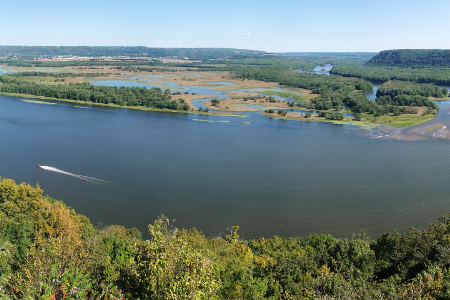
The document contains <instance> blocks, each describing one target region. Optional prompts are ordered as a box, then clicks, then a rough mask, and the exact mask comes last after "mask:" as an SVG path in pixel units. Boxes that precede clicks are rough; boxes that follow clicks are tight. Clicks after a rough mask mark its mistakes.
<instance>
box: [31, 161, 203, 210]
mask: <svg viewBox="0 0 450 300" xmlns="http://www.w3.org/2000/svg"><path fill="white" fill-rule="evenodd" d="M38 167H39V168H41V169H43V170H46V171H50V172H55V173H60V174H64V175H68V176H71V177H75V178H77V179H81V180H84V181H88V182H91V183H94V184H98V185H101V186H103V187H106V188H110V189H114V190H118V191H121V192H125V193H129V194H132V195H135V196H138V197H140V198H144V199H146V201H151V202H154V203H158V204H159V205H161V207H166V208H169V209H171V210H173V211H179V212H183V213H189V214H191V215H197V216H198V217H202V216H204V215H205V214H204V213H202V212H200V211H197V210H194V209H192V208H189V207H184V206H179V205H173V204H168V203H165V202H164V201H162V200H161V199H158V197H156V198H155V197H154V196H156V195H155V193H154V192H151V191H146V190H143V189H141V188H137V187H134V186H128V185H125V184H120V183H114V182H111V181H107V180H102V179H98V178H94V177H89V176H85V175H80V174H75V173H70V172H66V171H63V170H60V169H58V168H54V167H50V166H41V165H38ZM150 195H153V197H152V196H150Z"/></svg>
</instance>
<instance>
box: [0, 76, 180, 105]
mask: <svg viewBox="0 0 450 300" xmlns="http://www.w3.org/2000/svg"><path fill="white" fill-rule="evenodd" d="M0 83H1V85H0V91H1V92H3V93H14V94H26V95H33V96H42V97H49V98H54V99H61V100H80V101H85V102H92V103H102V104H116V105H120V106H142V107H149V108H158V109H170V110H183V111H188V110H189V105H188V104H187V103H180V102H179V101H175V100H172V95H171V92H170V90H169V89H166V90H165V91H164V92H163V91H162V89H160V88H157V87H155V88H151V89H147V88H142V87H108V86H94V85H92V84H90V83H87V82H85V83H76V84H73V83H69V84H58V85H46V84H38V83H35V82H29V81H25V80H21V79H20V78H17V77H14V76H9V75H6V74H2V75H1V76H0Z"/></svg>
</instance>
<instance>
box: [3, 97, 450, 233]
mask: <svg viewBox="0 0 450 300" xmlns="http://www.w3.org/2000/svg"><path fill="white" fill-rule="evenodd" d="M54 103H57V104H56V105H49V104H40V103H30V102H26V101H23V100H22V99H20V98H14V97H7V96H0V128H1V130H0V139H1V141H2V148H1V153H2V157H3V159H1V160H0V170H1V171H0V176H2V177H6V178H12V179H14V180H16V181H17V182H27V183H30V184H33V185H35V184H36V182H38V183H39V185H40V186H41V187H42V188H43V189H44V193H45V194H49V195H50V196H52V197H54V198H56V199H61V200H63V201H65V202H66V204H68V205H69V206H71V207H73V208H74V209H76V211H77V212H79V213H82V214H84V215H86V216H88V217H89V218H90V220H91V222H93V223H94V224H97V223H102V224H105V225H108V224H119V225H124V226H127V227H137V228H139V229H140V230H141V231H143V232H145V231H146V228H147V225H148V224H149V223H152V222H153V221H154V220H155V218H157V216H158V215H160V214H164V215H166V216H168V217H169V218H171V219H177V221H176V223H175V224H176V226H177V227H180V228H182V227H185V228H190V227H193V226H195V227H197V228H198V229H199V230H201V231H203V232H204V233H205V234H206V235H207V236H216V235H219V234H220V233H222V232H224V231H226V229H227V227H231V226H233V225H239V226H240V228H241V229H240V233H241V236H242V237H244V238H258V237H262V236H265V237H270V236H273V235H280V236H286V237H288V236H306V235H308V234H309V233H311V232H315V233H331V234H333V235H335V236H339V237H349V236H351V234H352V233H353V232H356V231H359V230H360V229H362V228H364V229H367V231H368V233H369V234H371V235H372V236H376V235H377V234H379V233H380V232H383V231H387V230H391V229H396V230H399V231H405V230H407V228H408V227H409V226H414V227H416V228H419V229H420V228H424V227H425V226H427V225H428V224H429V223H430V222H432V221H435V220H436V219H437V218H438V217H440V216H442V215H444V214H446V213H447V212H449V211H450V197H449V196H450V185H449V184H448V183H449V180H450V151H448V148H449V143H450V142H449V140H445V139H435V140H418V141H401V140H393V139H383V138H381V139H374V138H372V137H371V136H370V135H369V136H368V135H364V134H360V133H361V130H360V129H357V128H355V127H353V126H351V125H332V124H329V123H320V122H303V121H292V120H290V121H289V120H280V119H272V118H266V117H263V116H261V115H260V114H258V113H248V114H246V115H245V116H243V117H225V116H212V115H196V114H181V113H180V114H178V113H160V112H141V111H133V110H127V109H112V108H101V107H90V106H82V105H72V104H67V103H62V102H54ZM441 105H444V106H445V105H446V107H448V104H445V103H444V102H442V103H441ZM444 111H445V109H441V112H440V115H439V118H446V116H447V114H445V113H444ZM447 118H448V116H447ZM38 164H39V165H44V166H48V167H49V169H47V170H46V169H41V168H38V167H37V165H38ZM51 168H57V169H58V170H61V171H63V172H55V171H51V170H52V169H51ZM71 174H72V175H71ZM75 175H78V176H75Z"/></svg>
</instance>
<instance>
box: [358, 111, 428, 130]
mask: <svg viewBox="0 0 450 300" xmlns="http://www.w3.org/2000/svg"><path fill="white" fill-rule="evenodd" d="M434 117H435V115H433V114H428V115H425V116H407V117H404V116H401V117H394V116H380V117H374V116H372V115H363V121H362V122H363V123H370V124H373V125H387V126H392V127H398V128H400V127H409V126H414V125H417V124H421V123H424V122H427V121H429V120H431V119H433V118H434Z"/></svg>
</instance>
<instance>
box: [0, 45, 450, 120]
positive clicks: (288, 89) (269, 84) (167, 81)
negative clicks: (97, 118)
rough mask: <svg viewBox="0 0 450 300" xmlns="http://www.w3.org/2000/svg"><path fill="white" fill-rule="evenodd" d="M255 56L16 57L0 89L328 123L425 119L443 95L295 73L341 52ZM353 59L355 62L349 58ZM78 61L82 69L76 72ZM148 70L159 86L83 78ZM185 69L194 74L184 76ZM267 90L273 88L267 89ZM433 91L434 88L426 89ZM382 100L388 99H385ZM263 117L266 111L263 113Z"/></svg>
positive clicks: (125, 76) (419, 87) (423, 88)
mask: <svg viewBox="0 0 450 300" xmlns="http://www.w3.org/2000/svg"><path fill="white" fill-rule="evenodd" d="M93 51H94V50H93ZM205 55H206V54H205ZM258 55H259V57H258V58H249V57H248V56H241V57H239V58H233V59H231V58H226V56H225V57H222V58H221V59H215V60H214V59H213V60H210V59H205V60H204V61H202V60H196V61H179V60H172V61H166V62H163V61H162V60H158V59H148V60H137V61H136V60H135V61H130V60H109V61H107V60H93V61H51V60H50V61H26V60H23V59H22V60H11V59H9V60H8V59H6V60H4V61H3V62H8V65H9V66H11V67H12V66H15V68H16V71H19V72H14V73H12V74H3V75H2V77H1V79H0V82H1V86H0V91H1V92H3V93H7V94H8V95H12V94H20V95H30V96H36V97H46V98H50V99H57V100H72V101H81V102H83V101H84V102H86V103H89V104H93V105H95V104H100V105H115V106H126V107H133V108H142V109H149V108H151V109H163V110H168V111H184V112H197V113H198V112H200V113H217V111H219V112H222V113H223V112H233V111H248V112H250V111H255V109H254V108H250V107H247V108H246V107H245V106H243V105H245V104H246V102H247V103H248V102H249V100H250V101H253V102H258V104H260V105H266V106H270V107H269V109H281V110H284V109H286V108H291V109H292V108H301V109H303V110H307V111H308V113H311V114H312V117H310V118H304V115H299V114H295V113H292V112H290V111H289V110H287V113H286V114H282V115H279V116H281V117H285V118H289V119H298V120H305V119H308V120H322V121H327V120H329V119H335V118H334V117H332V116H335V115H336V116H338V115H339V116H340V115H342V114H345V113H347V114H348V113H351V114H353V117H345V118H341V119H340V120H344V119H345V120H347V121H353V122H355V121H356V122H359V121H362V122H364V123H372V124H374V125H376V124H379V123H384V122H386V118H382V120H381V119H380V117H381V116H386V117H389V123H390V125H392V126H403V125H406V124H408V125H414V124H419V123H421V122H423V121H424V120H429V119H431V118H432V117H433V115H434V114H435V113H436V111H437V106H436V105H435V104H434V102H433V100H430V98H431V97H432V98H433V99H443V98H444V97H445V96H446V95H445V94H447V92H448V91H446V92H442V91H441V90H440V89H439V88H437V87H436V86H432V85H423V84H416V85H414V86H413V87H414V88H413V89H411V87H412V85H408V87H405V86H404V87H402V88H401V90H400V91H399V92H397V94H398V93H402V95H397V94H396V95H393V94H392V93H394V92H393V88H392V86H391V87H390V90H389V91H390V93H391V95H387V94H386V93H387V89H386V87H387V84H388V83H386V84H385V85H383V86H381V87H380V90H379V94H377V96H378V98H377V99H376V101H372V100H369V99H367V97H366V96H365V95H364V94H365V93H367V92H369V91H371V90H372V84H371V83H370V82H369V81H367V80H364V79H363V78H354V77H347V75H348V74H344V75H346V76H339V75H331V76H324V75H321V74H311V73H308V72H307V73H305V72H297V71H296V70H299V69H301V70H311V69H313V68H314V66H316V65H317V64H319V63H323V64H325V63H333V64H337V66H336V68H339V66H348V65H349V64H351V63H350V60H348V59H346V58H345V57H344V58H343V57H341V56H339V55H337V56H335V57H333V56H330V57H317V56H278V57H277V56H264V55H262V54H261V53H260V54H258ZM205 57H208V56H205ZM205 57H203V58H205ZM211 57H212V56H211ZM352 61H353V64H354V61H355V60H354V59H353V60H352ZM356 61H357V62H358V63H359V65H360V66H362V64H363V62H364V61H363V60H362V59H361V58H359V60H358V59H356ZM24 66H28V67H24ZM43 66H46V67H52V68H60V69H59V70H58V72H48V71H46V68H43ZM83 66H84V67H88V68H85V69H83ZM333 69H334V68H333ZM117 71H120V72H121V73H118V72H117ZM332 71H333V70H332ZM147 72H149V73H151V74H152V75H151V76H154V78H157V77H159V78H158V80H159V83H160V84H159V85H160V86H158V87H154V88H152V89H151V91H152V92H150V93H147V92H146V91H145V90H144V89H142V88H137V87H127V88H125V87H121V88H117V87H100V86H92V85H90V84H89V83H88V82H89V81H92V79H93V78H98V79H101V80H108V79H113V80H132V79H131V78H133V77H134V78H139V77H141V82H142V83H144V84H145V80H144V81H143V78H144V77H145V75H144V74H145V73H147ZM189 74H197V75H200V76H187V75H189ZM143 76H144V77H143ZM357 77H358V76H357ZM359 77H363V76H359ZM47 78H52V79H50V80H49V79H47ZM223 79H226V80H228V81H227V82H228V83H229V84H228V85H223V84H222V85H221V84H220V82H223ZM367 79H371V78H367ZM400 80H401V79H400ZM396 82H397V83H396V85H397V86H398V85H400V84H401V82H404V81H399V80H397V81H396ZM399 82H400V83H399ZM161 84H162V85H168V86H167V88H164V87H161ZM174 84H175V85H176V86H179V87H180V88H183V87H189V86H197V87H199V86H205V87H207V86H217V87H216V88H215V89H216V90H217V91H223V93H222V94H221V96H220V97H219V98H218V97H217V96H216V97H214V96H215V95H210V94H208V93H203V94H202V93H188V94H190V95H191V96H190V97H186V96H184V94H182V93H179V92H178V91H177V90H175V89H174V88H173V87H171V86H170V85H174ZM391 85H392V84H391ZM265 87H266V88H265ZM274 87H279V88H280V89H279V90H276V89H273V88H274ZM255 88H259V90H254V89H255ZM267 88H272V89H267ZM397 89H398V88H397ZM432 89H434V90H433V91H432V92H430V91H431V90H432ZM163 90H164V92H163ZM150 94H151V97H150ZM180 94H182V95H180ZM173 95H175V96H173ZM179 95H180V96H179ZM194 95H195V96H194ZM266 96H280V97H281V98H282V99H283V101H280V100H279V99H280V98H277V99H276V100H274V99H275V98H270V97H266ZM419 96H420V98H419ZM262 97H264V100H261V99H262ZM388 97H390V98H389V99H388ZM425 97H427V98H425ZM212 98H217V99H218V100H217V101H219V100H220V105H219V103H218V102H217V103H215V105H211V103H210V101H208V100H210V99H212ZM394 98H395V99H394ZM197 99H206V100H205V106H204V107H200V108H199V107H196V106H195V105H193V104H192V101H193V100H197ZM239 99H240V100H239ZM256 99H259V100H256ZM411 106H415V107H417V109H416V108H411ZM263 114H265V115H268V114H267V113H263ZM391 117H392V118H391ZM400 118H403V120H399V121H396V120H397V119H400ZM406 119H408V121H406ZM393 121H394V122H393Z"/></svg>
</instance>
